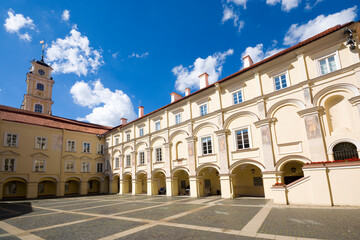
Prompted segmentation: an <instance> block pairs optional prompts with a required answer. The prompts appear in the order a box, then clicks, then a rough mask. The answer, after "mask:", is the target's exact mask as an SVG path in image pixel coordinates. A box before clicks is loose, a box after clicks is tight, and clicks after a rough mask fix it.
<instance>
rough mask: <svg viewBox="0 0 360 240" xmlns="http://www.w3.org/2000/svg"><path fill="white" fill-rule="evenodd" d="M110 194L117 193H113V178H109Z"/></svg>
mask: <svg viewBox="0 0 360 240" xmlns="http://www.w3.org/2000/svg"><path fill="white" fill-rule="evenodd" d="M108 193H109V194H113V193H116V192H114V191H113V178H111V179H110V177H109V189H108Z"/></svg>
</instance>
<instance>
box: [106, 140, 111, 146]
mask: <svg viewBox="0 0 360 240" xmlns="http://www.w3.org/2000/svg"><path fill="white" fill-rule="evenodd" d="M109 142H110V141H109V140H107V141H106V142H105V148H109Z"/></svg>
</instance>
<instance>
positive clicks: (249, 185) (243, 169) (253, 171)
mask: <svg viewBox="0 0 360 240" xmlns="http://www.w3.org/2000/svg"><path fill="white" fill-rule="evenodd" d="M231 176H232V186H233V195H234V197H245V196H251V197H264V196H265V194H264V186H263V180H262V174H261V169H260V168H259V167H257V166H255V165H253V164H241V165H239V166H237V167H236V168H234V170H233V171H232V175H231Z"/></svg>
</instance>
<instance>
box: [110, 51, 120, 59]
mask: <svg viewBox="0 0 360 240" xmlns="http://www.w3.org/2000/svg"><path fill="white" fill-rule="evenodd" d="M118 54H119V52H116V53H113V54H111V56H112V57H113V58H117V56H118Z"/></svg>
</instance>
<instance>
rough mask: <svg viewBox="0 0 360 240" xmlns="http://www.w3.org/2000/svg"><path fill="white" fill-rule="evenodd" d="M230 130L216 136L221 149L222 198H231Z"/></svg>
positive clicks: (217, 133) (221, 131) (220, 132)
mask: <svg viewBox="0 0 360 240" xmlns="http://www.w3.org/2000/svg"><path fill="white" fill-rule="evenodd" d="M228 132H229V130H227V129H226V130H219V131H216V132H215V134H216V136H217V138H218V144H219V146H218V149H219V153H218V156H219V166H220V185H221V197H222V198H231V188H230V173H229V157H228V144H227V137H226V136H227V133H228Z"/></svg>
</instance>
